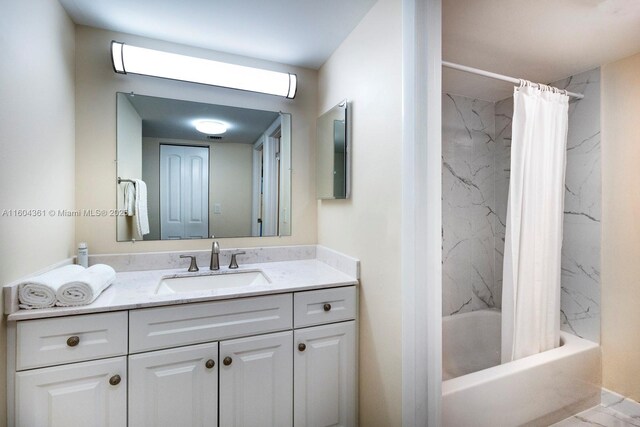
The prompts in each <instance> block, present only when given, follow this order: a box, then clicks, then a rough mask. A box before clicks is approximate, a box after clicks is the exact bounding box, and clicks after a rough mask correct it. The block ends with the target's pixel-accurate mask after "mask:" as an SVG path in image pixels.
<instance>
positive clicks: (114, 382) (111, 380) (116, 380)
mask: <svg viewBox="0 0 640 427" xmlns="http://www.w3.org/2000/svg"><path fill="white" fill-rule="evenodd" d="M120 381H122V378H120V375H117V374H116V375H114V376H112V377H111V378H109V384H111V385H118V384H120Z"/></svg>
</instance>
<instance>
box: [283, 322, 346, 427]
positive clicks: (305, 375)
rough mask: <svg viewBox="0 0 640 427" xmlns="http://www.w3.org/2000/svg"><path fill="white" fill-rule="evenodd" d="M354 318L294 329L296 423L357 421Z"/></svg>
mask: <svg viewBox="0 0 640 427" xmlns="http://www.w3.org/2000/svg"><path fill="white" fill-rule="evenodd" d="M355 330H356V329H355V322H354V321H351V322H345V323H336V324H332V325H326V326H316V327H313V328H308V329H300V330H296V331H295V339H294V345H295V349H294V360H293V365H294V373H293V377H294V395H295V402H294V420H295V426H296V427H325V426H342V427H347V426H355V425H356V414H357V408H356V405H357V403H356V401H357V400H356V393H357V391H356V387H357V384H356V378H357V372H356V342H355V339H356V333H355Z"/></svg>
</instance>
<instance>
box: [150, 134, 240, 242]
mask: <svg viewBox="0 0 640 427" xmlns="http://www.w3.org/2000/svg"><path fill="white" fill-rule="evenodd" d="M142 141H143V162H144V165H145V167H144V179H145V181H146V183H147V189H148V196H147V200H148V206H149V229H150V233H149V234H148V235H147V236H145V239H156V240H157V239H159V238H160V188H159V187H160V181H159V178H160V144H163V143H164V144H167V143H168V144H176V145H191V146H200V147H209V232H210V234H214V235H215V236H217V237H216V238H220V237H224V236H250V235H251V184H252V182H251V177H252V173H253V146H252V145H250V144H237V143H228V142H208V143H203V142H202V141H190V140H186V139H170V138H150V137H144V138H142ZM215 203H220V205H221V207H222V209H221V212H222V213H221V214H214V210H213V205H214V204H215Z"/></svg>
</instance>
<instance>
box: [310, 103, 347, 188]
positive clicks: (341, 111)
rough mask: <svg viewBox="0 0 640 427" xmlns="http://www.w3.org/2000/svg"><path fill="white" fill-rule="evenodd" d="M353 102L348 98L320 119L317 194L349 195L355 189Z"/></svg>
mask: <svg viewBox="0 0 640 427" xmlns="http://www.w3.org/2000/svg"><path fill="white" fill-rule="evenodd" d="M350 126H351V124H350V122H349V102H348V101H347V100H346V99H345V100H343V101H342V102H340V103H339V104H338V105H336V106H335V107H333V108H331V109H330V110H329V111H327V112H326V113H324V114H323V115H321V116H320V117H319V118H318V120H317V122H316V133H317V135H316V195H317V198H318V199H348V198H349V197H350V191H351V182H350V181H351V165H350V161H351V159H350V157H351V141H350V137H349V134H350Z"/></svg>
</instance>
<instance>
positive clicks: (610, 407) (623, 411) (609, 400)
mask: <svg viewBox="0 0 640 427" xmlns="http://www.w3.org/2000/svg"><path fill="white" fill-rule="evenodd" d="M575 426H601V427H634V426H637V427H640V403H638V402H634V401H633V400H630V399H625V398H624V396H621V395H619V394H616V393H613V392H611V391H609V390H605V389H603V390H602V403H601V404H600V405H599V406H595V407H593V408H591V409H588V410H586V411H584V412H581V413H579V414H576V415H574V416H572V417H569V418H567V419H565V420H562V421H560V422H559V423H556V424H554V425H553V427H575Z"/></svg>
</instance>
